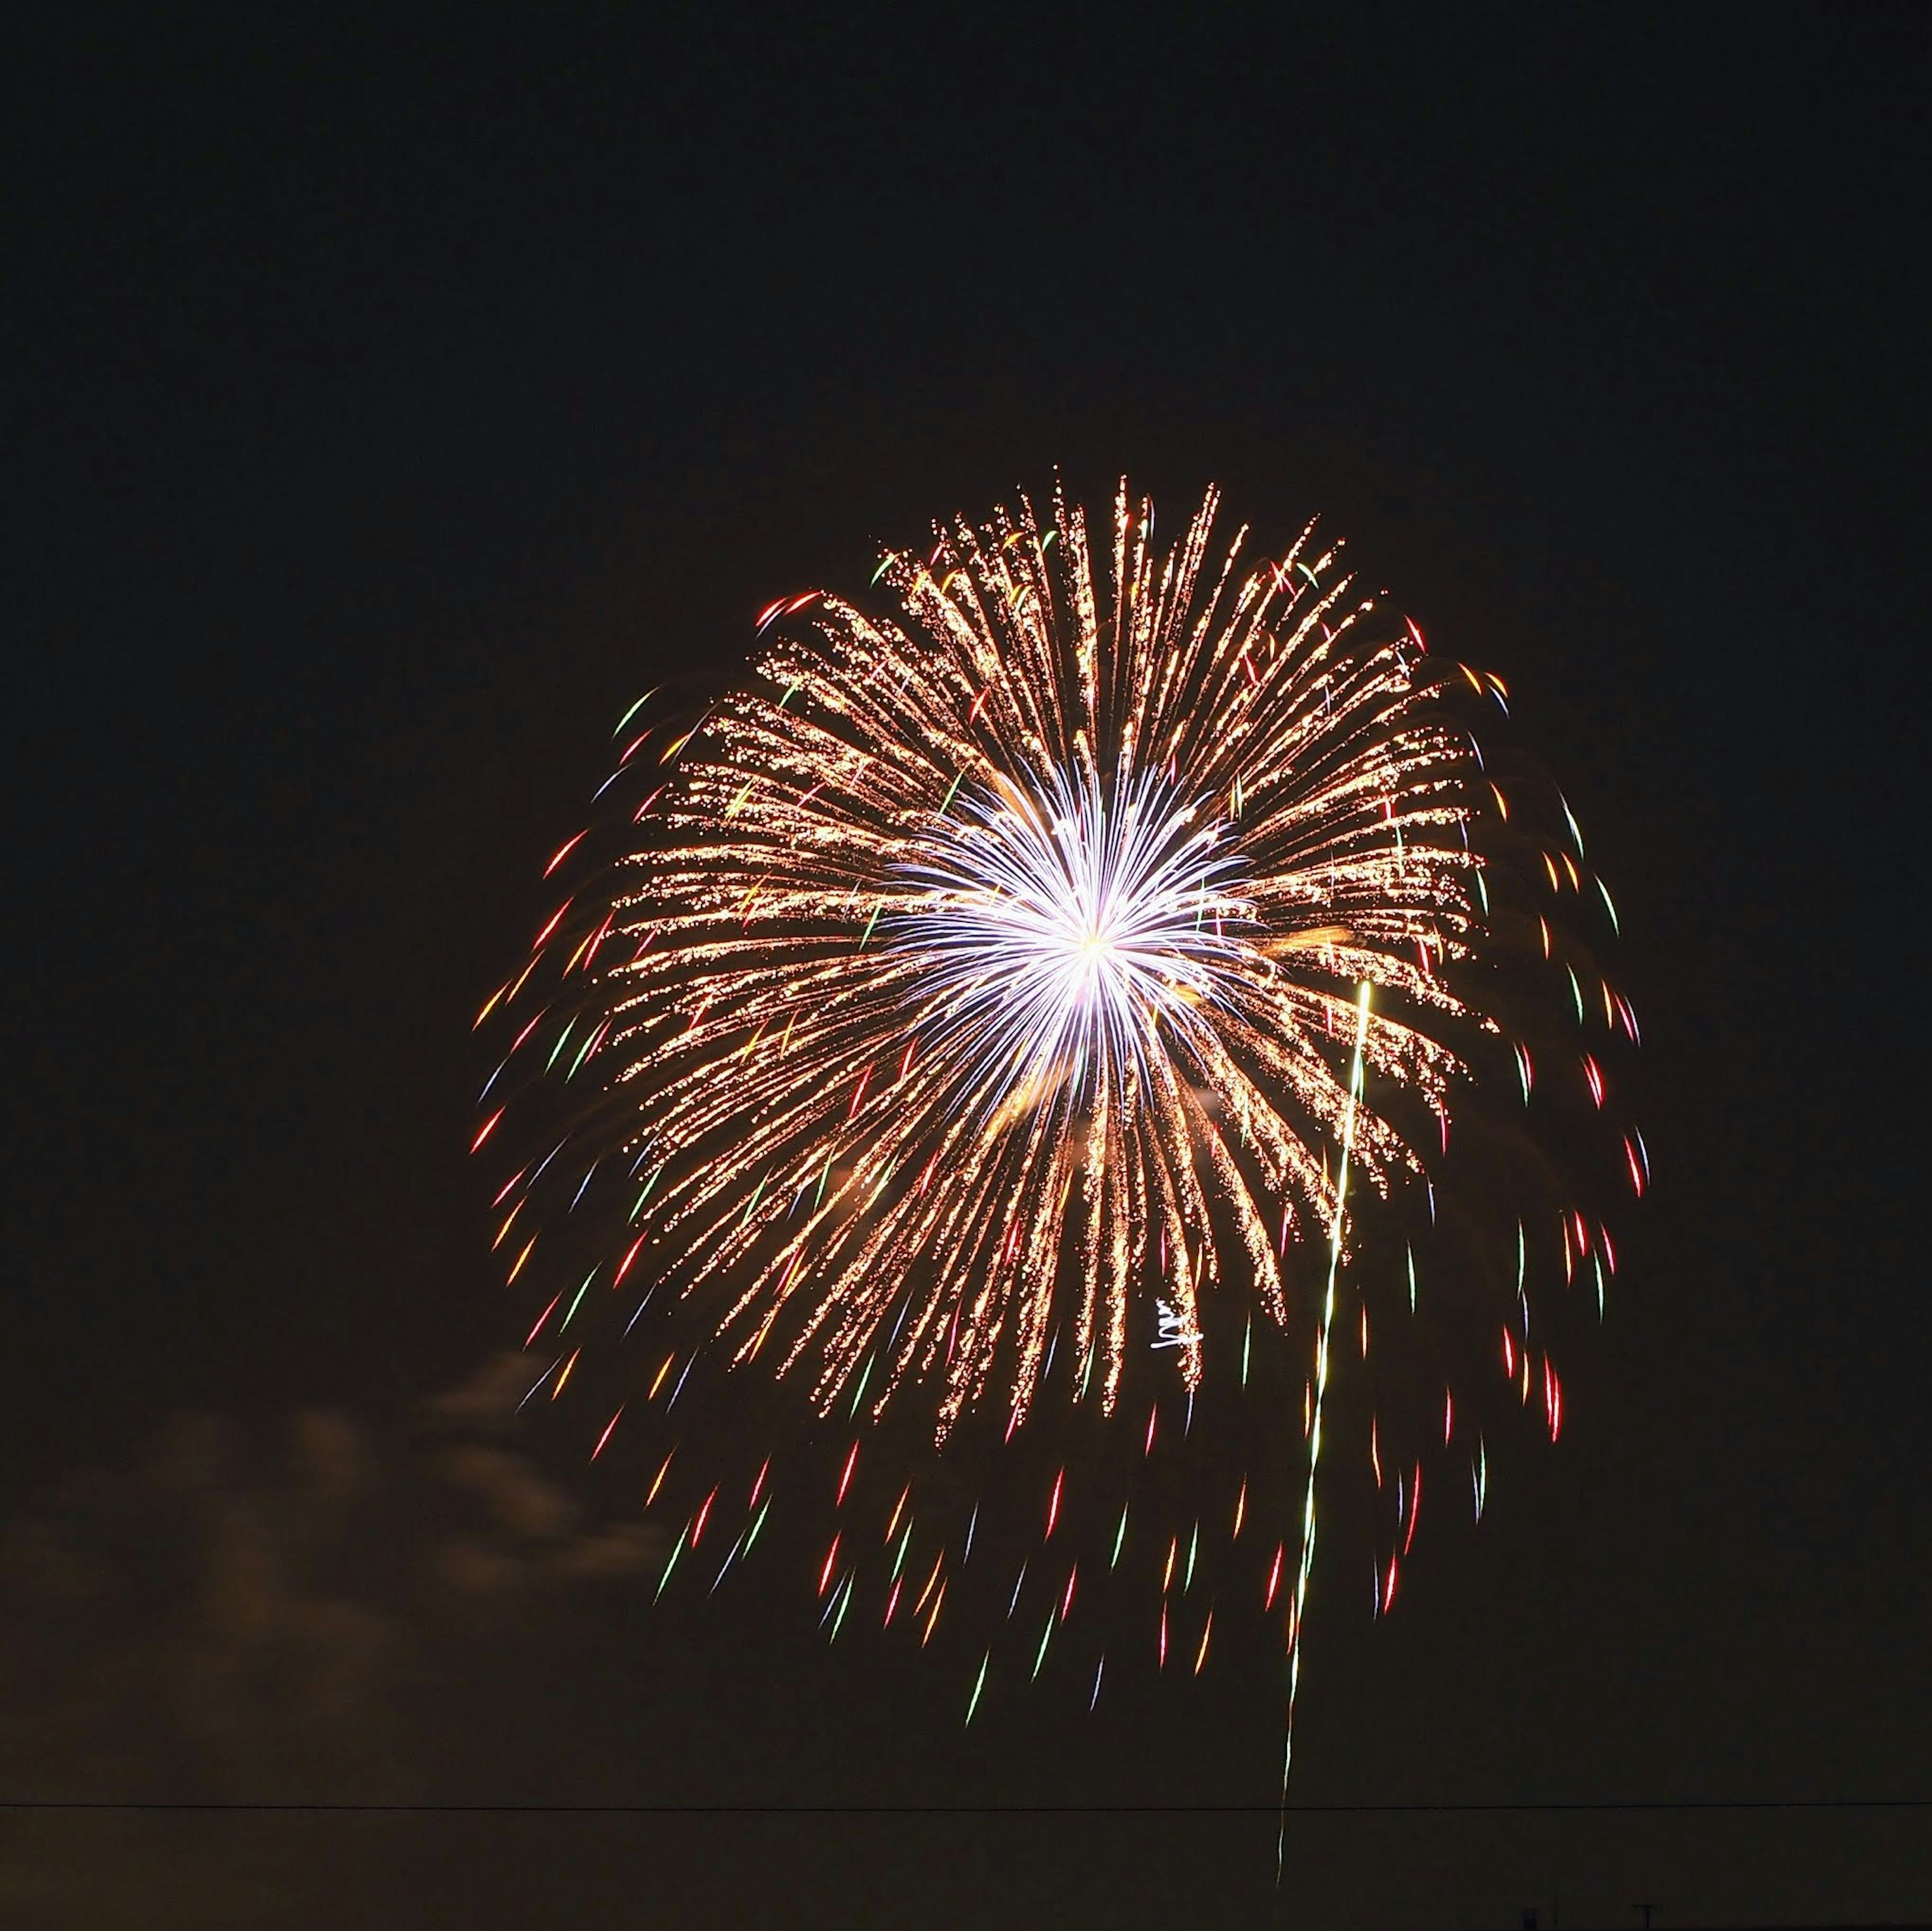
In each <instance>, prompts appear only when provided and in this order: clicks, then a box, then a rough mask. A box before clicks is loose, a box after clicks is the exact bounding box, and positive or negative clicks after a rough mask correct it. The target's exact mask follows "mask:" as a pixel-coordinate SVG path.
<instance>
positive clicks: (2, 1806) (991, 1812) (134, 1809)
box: [0, 1797, 1932, 1817]
mask: <svg viewBox="0 0 1932 1931" xmlns="http://www.w3.org/2000/svg"><path fill="white" fill-rule="evenodd" d="M1280 1810H1281V1806H1280V1804H1279V1803H1278V1802H1277V1803H1272V1804H509V1803H502V1804H450V1803H436V1804H407V1803H327V1802H317V1803H308V1802H302V1803H285V1804H284V1803H273V1802H260V1801H245V1802H235V1803H222V1802H199V1801H192V1800H188V1799H175V1798H155V1799H143V1798H46V1797H13V1798H0V1811H12V1812H26V1811H80V1812H85V1811H92V1812H100V1813H106V1812H124V1813H184V1814H186V1813H207V1814H213V1815H217V1816H251V1815H294V1816H403V1817H419V1816H447V1817H517V1816H529V1817H1156V1816H1158V1817H1174V1816H1193V1817H1247V1816H1269V1817H1274V1816H1279V1815H1280ZM1290 1810H1291V1812H1292V1814H1293V1815H1295V1816H1318V1817H1415V1816H1540V1815H1561V1814H1566V1813H1581V1814H1595V1815H1598V1816H1615V1815H1635V1814H1641V1813H1646V1812H1667V1813H1673V1814H1682V1813H1689V1812H1698V1811H1707V1812H1708V1811H1733V1812H1754V1811H1757V1812H1766V1811H1786V1812H1788V1811H1821V1812H1829V1811H1903V1810H1932V1798H1927V1797H1742V1798H1688V1799H1684V1798H1622V1799H1613V1800H1610V1801H1581V1802H1574V1803H1572V1802H1563V1801H1558V1802H1542V1803H1514V1804H1487V1803H1478V1804H1466V1803H1441V1804H1293V1805H1291V1806H1290Z"/></svg>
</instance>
